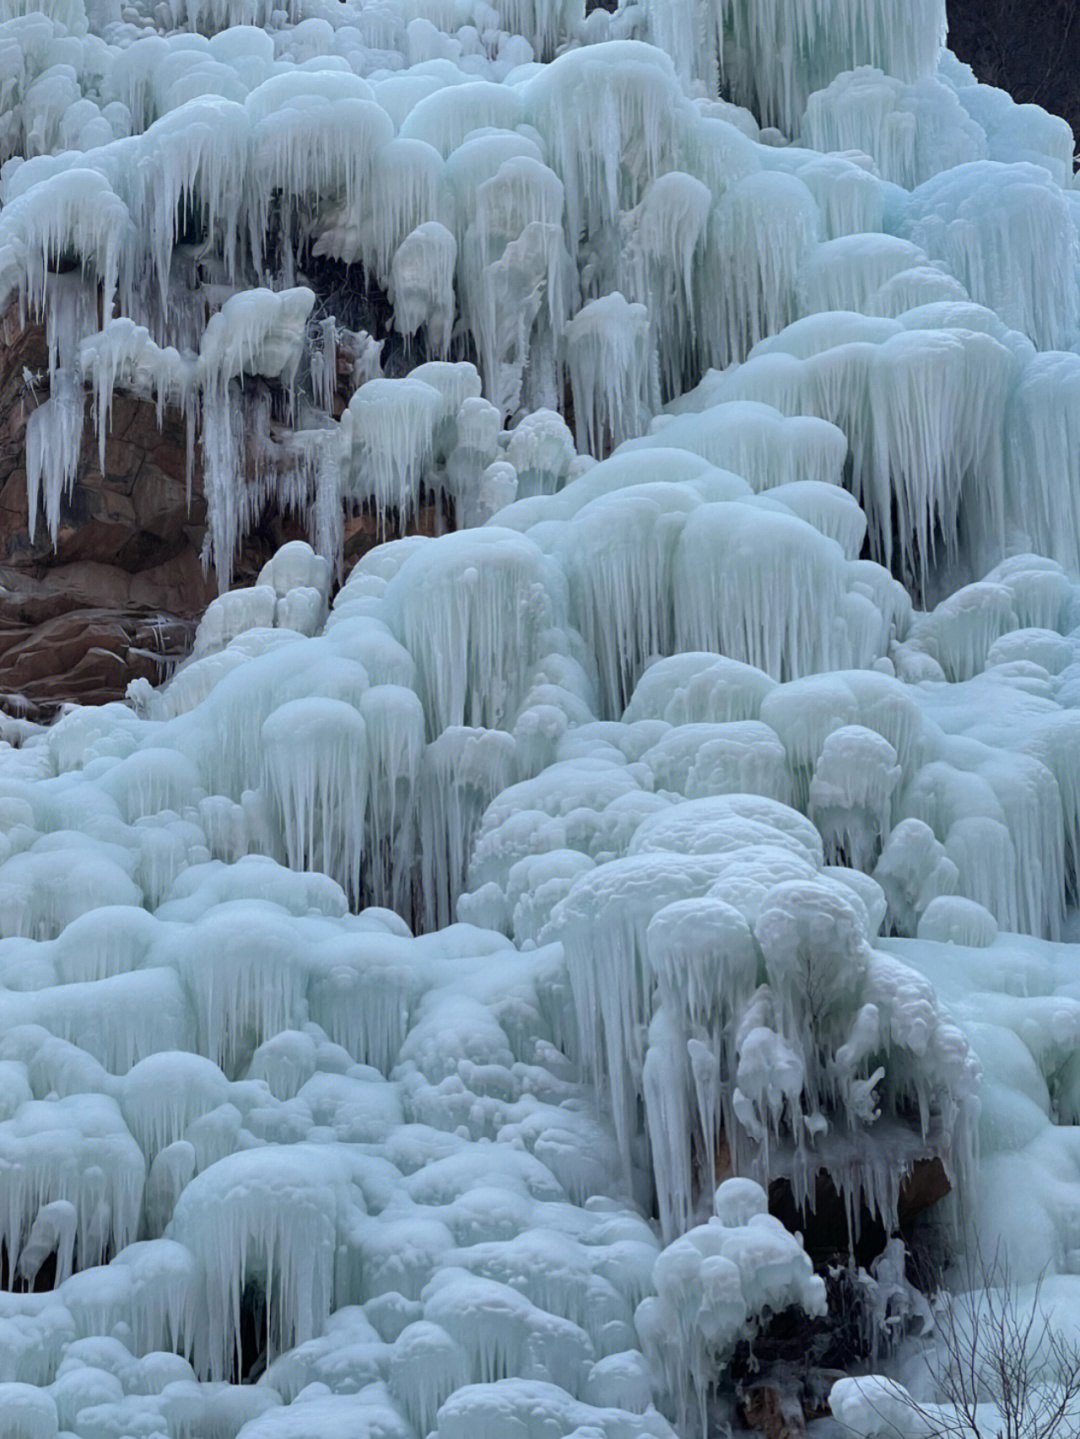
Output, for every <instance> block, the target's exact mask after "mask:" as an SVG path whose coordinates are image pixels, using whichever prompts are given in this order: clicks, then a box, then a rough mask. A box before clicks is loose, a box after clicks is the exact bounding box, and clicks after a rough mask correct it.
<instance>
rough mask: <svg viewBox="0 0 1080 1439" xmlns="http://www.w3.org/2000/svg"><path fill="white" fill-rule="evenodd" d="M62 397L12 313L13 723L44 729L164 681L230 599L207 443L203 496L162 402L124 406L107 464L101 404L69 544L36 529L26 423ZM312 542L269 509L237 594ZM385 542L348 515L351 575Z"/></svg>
mask: <svg viewBox="0 0 1080 1439" xmlns="http://www.w3.org/2000/svg"><path fill="white" fill-rule="evenodd" d="M339 358H340V357H339ZM345 358H347V357H345ZM48 394H49V379H48V350H47V346H46V343H45V335H44V331H43V329H42V327H41V326H40V325H37V324H27V325H22V324H20V322H19V317H18V315H17V313H16V312H14V311H10V312H9V313H8V314H7V315H5V316H4V317H3V318H2V319H0V712H7V713H9V714H16V715H25V716H27V717H28V718H31V719H48V718H50V717H51V716H52V715H53V714H54V713H55V712H56V710H57V709H58V707H59V706H60V705H61V704H63V703H66V702H76V703H79V704H103V703H105V702H106V701H108V700H114V699H120V698H122V697H123V695H124V692H125V690H126V688H127V685H128V682H129V681H130V680H132V679H136V678H141V677H145V678H147V679H149V680H151V681H153V682H155V683H156V682H157V681H159V680H160V679H162V678H164V675H165V673H166V672H167V670H168V668H169V667H171V666H174V665H175V664H176V663H177V662H178V661H179V660H180V659H182V658H183V657H184V656H185V655H186V654H187V653H188V651H189V650H190V647H191V641H192V639H193V637H194V633H195V628H196V625H197V622H198V619H199V616H200V615H201V614H202V612H203V610H204V609H205V608H206V606H207V604H208V603H209V602H210V600H212V599H213V598H214V596H215V594H216V593H217V585H216V582H215V578H214V575H213V573H212V572H211V573H210V574H207V573H205V572H204V569H203V565H202V561H201V558H200V555H201V551H202V545H203V537H204V535H205V531H206V501H205V499H204V497H203V487H202V472H201V467H200V463H199V454H198V446H196V447H195V454H194V459H193V465H192V475H191V488H190V496H189V493H188V485H187V480H186V470H187V434H186V426H185V424H184V420H183V417H182V416H181V415H179V414H176V413H174V412H170V411H168V410H166V411H165V414H164V416H163V418H162V423H161V424H160V426H159V424H158V418H157V414H156V411H155V408H154V406H153V404H151V403H150V402H148V401H144V400H138V399H135V398H132V397H131V396H129V395H123V394H117V395H116V397H115V400H114V403H113V408H112V419H111V424H110V427H109V435H108V439H107V441H106V445H105V463H104V466H102V465H101V464H100V463H99V450H98V442H97V437H96V435H95V434H94V431H93V425H92V420H91V406H90V405H89V404H88V405H87V419H86V424H85V427H84V431H83V441H82V452H81V458H80V461H79V468H78V473H77V475H76V479H75V483H74V486H73V488H72V492H71V494H70V496H69V497H68V499H67V500H66V501H65V503H64V506H63V510H62V515H61V520H60V524H59V528H58V531H57V535H56V541H55V545H54V543H53V541H52V539H51V537H50V535H49V532H48V527H47V525H46V523H45V519H44V515H43V514H42V513H40V512H39V514H38V515H37V516H36V523H35V524H34V525H33V526H31V523H30V515H29V512H28V507H27V496H26V421H27V418H28V416H29V415H30V414H31V413H32V412H33V410H34V409H35V408H36V407H37V405H39V404H40V403H41V402H42V401H43V400H45V399H47V398H48ZM337 408H338V409H340V404H339V405H338V406H337ZM449 524H452V516H449V515H445V514H443V513H442V511H441V509H440V508H438V507H436V506H435V505H426V506H423V507H421V509H420V510H419V512H418V513H417V514H416V515H414V516H413V517H412V520H411V521H410V524H409V530H410V532H416V533H421V534H432V533H438V532H439V531H440V530H441V529H444V528H446V527H447V525H449ZM31 531H32V533H31ZM299 538H306V532H305V530H304V527H303V525H302V523H301V522H300V520H299V518H298V517H296V516H294V515H291V514H281V513H278V512H277V511H273V510H271V511H268V512H267V513H266V514H264V516H263V518H262V520H261V522H260V524H259V525H258V526H257V527H256V528H255V529H254V530H253V531H252V532H251V533H249V535H248V537H247V539H246V540H245V542H244V545H243V548H242V550H241V552H240V554H239V555H238V556H237V557H236V561H235V564H234V566H233V581H232V582H233V584H234V585H245V584H251V583H252V581H253V580H254V578H255V576H256V575H257V574H258V572H259V570H260V569H261V567H262V565H263V564H264V563H265V561H266V560H267V559H269V557H270V556H271V555H272V554H273V553H274V551H275V550H276V549H277V548H278V547H279V546H280V545H282V544H283V543H284V542H285V541H286V540H290V539H299ZM381 538H385V536H380V535H379V534H378V532H377V526H376V523H375V519H374V517H373V516H370V515H366V514H357V515H347V516H346V518H345V544H344V559H345V569H346V570H348V569H349V568H350V567H351V565H352V564H353V563H355V561H356V560H357V559H358V558H359V557H360V555H362V554H364V553H365V551H367V550H369V549H370V548H371V547H372V545H374V544H376V543H377V542H378V541H379V539H381Z"/></svg>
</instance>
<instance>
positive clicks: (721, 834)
mask: <svg viewBox="0 0 1080 1439" xmlns="http://www.w3.org/2000/svg"><path fill="white" fill-rule="evenodd" d="M0 13H2V15H3V19H2V20H0V75H2V78H0V105H2V107H3V125H2V128H0V146H2V151H3V155H4V158H5V160H6V163H5V164H4V166H3V169H2V171H0V202H2V207H0V290H2V295H3V299H4V301H5V303H8V304H11V305H17V306H19V307H22V308H23V309H24V310H25V311H26V312H28V313H33V314H35V315H37V314H43V315H44V318H45V321H46V325H47V329H48V335H49V343H50V351H51V364H50V374H49V386H48V396H47V398H44V399H43V403H41V404H39V405H38V406H37V408H35V409H33V410H32V411H31V412H30V414H29V416H28V420H27V436H26V448H27V466H26V475H27V484H28V487H29V494H30V495H31V497H32V501H33V503H34V504H35V506H36V505H37V503H38V501H39V500H40V503H41V518H42V521H43V522H44V523H45V524H46V525H48V526H50V527H51V528H52V530H53V532H54V533H55V530H56V527H57V525H58V524H60V523H62V519H63V505H64V497H65V489H66V487H67V485H68V484H69V482H70V479H71V476H72V474H73V472H74V462H75V459H76V457H77V454H78V446H79V445H80V444H81V443H82V442H83V427H84V418H85V416H86V415H87V414H89V415H90V416H91V419H92V424H93V426H94V427H95V428H96V430H97V434H98V438H99V440H100V442H101V443H102V445H104V443H105V439H106V438H107V435H108V429H109V412H110V405H111V402H112V398H113V396H114V395H115V394H116V393H117V392H119V391H125V390H126V391H132V392H135V393H138V394H142V395H148V396H150V397H152V398H154V399H155V400H156V401H157V403H158V405H159V407H161V410H162V412H163V411H164V409H165V408H166V407H170V408H174V409H178V410H179V411H181V412H182V413H183V414H184V415H185V416H186V419H187V424H188V433H189V437H190V445H191V448H192V452H193V453H194V449H195V447H196V446H200V447H201V450H202V457H203V466H204V472H205V474H206V476H207V488H208V499H209V504H210V521H209V534H210V540H209V547H208V553H207V556H206V558H207V561H208V562H212V563H213V565H214V567H215V569H216V572H217V576H218V580H219V583H220V586H221V588H222V591H223V593H222V594H221V595H220V597H219V598H218V599H217V600H216V601H215V602H214V603H213V604H212V605H211V606H210V608H209V609H208V610H207V612H206V615H205V617H204V619H203V621H202V624H201V626H200V629H199V634H198V638H197V641H196V646H195V652H194V654H193V655H192V658H191V659H190V661H189V662H188V663H187V664H186V665H185V666H184V667H183V668H182V669H181V670H180V671H179V672H178V673H177V675H176V676H175V677H174V678H173V679H172V680H171V682H170V683H169V684H168V685H167V686H165V687H164V688H162V689H160V690H158V691H154V690H152V689H151V688H150V687H149V685H147V684H145V683H142V684H138V685H135V686H133V687H132V692H131V694H130V704H129V705H109V706H105V707H103V708H100V709H76V710H73V711H72V712H71V713H69V714H67V715H65V716H64V717H63V718H62V719H61V720H59V721H58V722H57V723H56V724H55V725H54V726H53V727H52V728H51V729H49V730H43V731H38V730H35V729H34V727H32V726H27V725H25V724H20V723H19V722H17V721H14V720H7V719H4V718H2V717H0V725H2V729H0V734H2V735H3V737H4V738H3V740H2V741H0V816H2V828H0V1110H2V1113H0V1282H2V1283H3V1286H4V1289H3V1292H0V1416H2V1420H0V1423H2V1424H3V1425H6V1426H7V1428H6V1429H4V1430H3V1432H4V1434H5V1436H6V1435H8V1434H10V1436H11V1439H39V1436H46V1439H54V1436H58V1435H61V1434H62V1435H65V1436H71V1435H74V1436H79V1439H99V1436H109V1439H123V1436H129V1435H131V1436H135V1435H137V1436H139V1439H157V1436H167V1439H188V1436H193V1439H218V1436H221V1439H240V1436H242V1439H274V1436H276V1439H309V1436H310V1439H316V1436H317V1439H336V1436H338V1435H340V1436H342V1439H346V1436H347V1439H364V1437H365V1436H371V1439H376V1436H378V1439H398V1436H410V1439H411V1436H426V1435H432V1436H435V1439H504V1436H520V1439H571V1436H576V1439H596V1436H597V1435H602V1436H604V1439H636V1436H639V1435H641V1436H645V1435H651V1436H655V1439H660V1436H665V1435H671V1434H672V1432H673V1429H672V1426H673V1425H674V1426H675V1427H674V1432H675V1433H678V1434H679V1435H681V1436H683V1439H690V1436H692V1435H697V1434H702V1435H704V1434H705V1433H707V1432H708V1431H709V1429H710V1426H712V1427H713V1428H714V1429H715V1427H716V1425H718V1424H720V1423H722V1422H723V1420H724V1417H725V1414H730V1405H731V1401H732V1399H733V1397H734V1396H733V1386H732V1384H731V1382H730V1379H729V1376H728V1369H727V1366H729V1365H730V1363H731V1362H732V1359H733V1357H734V1355H735V1353H736V1350H737V1348H738V1346H739V1344H740V1343H741V1342H742V1341H745V1340H748V1339H752V1338H753V1337H754V1335H755V1334H756V1333H757V1332H758V1330H759V1328H760V1327H761V1326H762V1325H763V1324H765V1323H766V1322H767V1320H768V1318H769V1316H770V1315H771V1314H773V1313H775V1312H777V1311H779V1310H782V1309H784V1308H786V1307H789V1306H792V1305H794V1306H796V1307H797V1308H801V1309H802V1310H803V1311H804V1312H805V1314H806V1315H807V1316H808V1318H812V1317H814V1316H820V1314H821V1312H822V1308H823V1302H824V1296H823V1293H822V1289H821V1284H820V1281H819V1280H817V1279H815V1278H814V1277H813V1275H812V1274H811V1271H810V1266H809V1260H808V1258H807V1256H806V1254H805V1252H804V1250H803V1249H802V1247H801V1244H800V1243H799V1242H798V1241H797V1240H796V1239H794V1238H793V1237H792V1236H791V1235H789V1234H787V1233H786V1232H785V1231H784V1230H783V1229H782V1227H781V1226H780V1225H779V1223H778V1222H777V1221H775V1220H773V1219H771V1218H769V1217H768V1216H767V1215H765V1214H764V1213H763V1212H762V1210H763V1207H764V1202H765V1201H764V1196H763V1194H762V1191H761V1189H760V1188H759V1185H765V1184H767V1183H768V1182H769V1181H770V1180H774V1179H777V1178H783V1179H786V1180H787V1181H788V1183H789V1184H790V1187H791V1189H792V1191H793V1192H794V1194H795V1195H796V1196H797V1197H808V1196H810V1195H812V1194H813V1193H814V1188H815V1183H816V1179H817V1176H818V1174H819V1172H820V1171H822V1170H825V1171H826V1172H827V1173H828V1174H829V1176H830V1177H831V1179H832V1181H833V1184H834V1186H835V1188H836V1190H837V1191H838V1192H839V1194H840V1195H841V1197H842V1198H843V1200H844V1202H845V1204H846V1205H847V1206H848V1209H849V1212H850V1213H851V1214H853V1215H854V1214H856V1213H860V1212H863V1213H865V1212H869V1213H870V1214H872V1215H877V1216H878V1217H880V1219H881V1220H882V1221H883V1223H884V1224H885V1226H886V1228H888V1229H891V1228H892V1227H893V1226H894V1225H895V1223H896V1219H897V1211H898V1204H899V1199H900V1192H901V1187H902V1184H903V1181H904V1177H905V1175H906V1174H907V1173H908V1172H909V1171H910V1170H911V1168H912V1167H913V1165H914V1164H915V1163H916V1162H917V1161H933V1162H936V1163H939V1164H940V1166H941V1168H942V1170H943V1171H944V1173H945V1174H946V1175H947V1176H948V1179H949V1181H950V1183H951V1185H952V1187H953V1196H952V1198H951V1199H950V1201H949V1204H950V1212H949V1213H948V1214H947V1215H946V1216H945V1222H947V1223H951V1224H954V1225H955V1229H954V1230H953V1231H952V1232H953V1233H954V1235H955V1243H956V1244H957V1245H960V1244H961V1243H963V1242H966V1241H967V1239H969V1238H970V1236H971V1235H972V1234H973V1233H978V1234H979V1235H981V1237H982V1242H983V1245H984V1247H987V1246H988V1247H990V1248H993V1246H994V1244H996V1243H997V1241H998V1240H999V1239H1000V1240H1001V1241H1002V1242H1003V1243H1004V1244H1005V1245H1006V1246H1008V1247H1009V1248H1010V1251H1011V1253H1012V1254H1013V1256H1014V1263H1015V1265H1016V1267H1017V1270H1018V1272H1019V1273H1021V1274H1022V1275H1023V1276H1028V1275H1031V1274H1034V1273H1037V1272H1038V1271H1039V1270H1040V1269H1041V1268H1042V1267H1043V1266H1049V1267H1050V1268H1051V1270H1052V1271H1053V1273H1054V1276H1055V1281H1054V1284H1055V1287H1054V1293H1055V1296H1056V1297H1057V1299H1058V1301H1059V1302H1060V1306H1061V1312H1062V1313H1063V1314H1066V1313H1080V1287H1078V1286H1080V1280H1077V1279H1075V1278H1073V1277H1072V1276H1073V1274H1074V1273H1076V1272H1080V1258H1078V1255H1080V1231H1078V1226H1077V1215H1078V1214H1080V1138H1078V1136H1080V1128H1078V1127H1077V1120H1078V1118H1080V1090H1078V1088H1077V1084H1078V1074H1080V1071H1078V1069H1077V1063H1078V1061H1077V1055H1078V1053H1080V995H1077V994H1076V993H1075V992H1074V991H1075V990H1076V982H1075V974H1074V971H1075V970H1076V968H1077V958H1078V954H1077V949H1076V946H1075V945H1074V944H1072V943H1071V942H1069V941H1070V940H1071V939H1072V938H1075V937H1076V932H1077V931H1076V922H1075V908H1076V904H1077V899H1078V891H1080V877H1078V865H1080V713H1078V706H1080V538H1078V536H1080V490H1078V476H1077V467H1078V464H1080V431H1078V430H1077V424H1076V421H1075V419H1074V418H1073V417H1072V413H1071V412H1072V410H1074V409H1075V408H1076V406H1075V403H1074V401H1075V398H1076V394H1075V392H1077V391H1078V389H1080V351H1078V349H1077V348H1076V345H1077V327H1078V322H1080V290H1078V239H1077V228H1076V225H1077V205H1076V191H1075V190H1074V189H1073V188H1072V176H1071V153H1072V137H1071V135H1070V134H1068V132H1067V130H1066V129H1065V128H1064V127H1063V126H1062V125H1061V124H1060V122H1056V121H1054V120H1052V119H1051V118H1050V117H1048V116H1046V115H1045V114H1043V113H1042V112H1039V111H1034V110H1031V109H1030V108H1026V107H1017V106H1014V105H1013V104H1012V102H1011V101H1010V100H1009V99H1008V97H1007V96H1005V95H1003V94H1000V93H999V92H996V91H989V90H987V89H985V88H984V87H981V86H978V85H976V84H975V83H974V81H973V80H972V78H971V76H970V74H969V73H968V72H966V71H964V70H963V68H962V67H960V66H958V65H957V64H956V62H955V61H954V60H952V58H951V57H950V56H949V55H948V53H947V52H945V51H943V50H942V49H941V45H942V39H943V11H942V7H941V6H940V4H938V3H936V0H925V3H920V4H918V5H911V4H910V3H905V4H903V5H900V4H899V3H896V0H889V3H886V0H877V3H869V0H864V3H861V4H856V3H855V0H773V3H769V4H761V3H753V4H751V3H744V0H695V3H693V4H687V5H685V6H678V7H676V6H671V5H667V4H663V3H660V0H649V3H644V4H636V5H634V4H625V5H623V6H622V7H621V8H620V9H619V10H618V11H617V12H615V13H614V14H611V15H609V14H608V13H607V12H605V11H599V10H596V11H593V12H592V13H591V14H590V15H588V16H585V15H584V13H583V6H582V5H581V4H580V3H574V0H569V3H555V0H552V3H544V0H497V3H495V4H492V5H488V4H484V3H482V0H445V3H444V0H430V3H424V0H378V3H367V4H364V3H360V0H348V3H345V4H340V3H337V0H333V3H331V0H295V3H294V4H293V5H292V6H291V8H290V9H288V10H272V9H271V8H270V7H269V6H267V5H262V4H257V3H234V0H177V3H175V4H172V5H171V6H168V7H161V6H159V7H150V6H146V7H143V6H141V5H139V4H129V5H127V6H126V7H121V6H120V4H119V3H113V0H97V3H89V4H87V5H86V6H85V8H84V6H83V4H82V3H81V0H69V3H67V4H65V5H64V6H57V5H51V4H50V5H49V6H47V7H44V8H43V9H34V8H33V6H32V5H31V4H9V5H5V6H4V7H3V8H2V11H0ZM789 40H790V43H788V42H789ZM781 41H782V42H783V43H782V44H781V43H780V42H781ZM778 45H780V49H779V51H778V50H777V46H778ZM778 54H779V55H780V57H781V58H780V60H779V61H778V59H777V55H778ZM720 76H722V77H723V85H724V93H725V95H727V96H729V97H731V98H728V99H720V98H718V90H717V86H718V82H719V77H720ZM736 102H738V103H736ZM740 105H747V106H748V107H749V108H746V109H744V108H740ZM763 127H764V128H763ZM812 147H817V148H812ZM342 276H345V277H351V279H350V280H349V283H350V284H351V285H352V286H353V291H352V292H350V291H349V288H348V285H347V284H346V283H345V281H344V280H343V279H342ZM335 286H337V288H336V289H335V288H334V287H335ZM357 290H359V292H360V293H362V294H363V296H364V305H363V306H361V307H360V309H359V310H357V308H356V306H355V304H352V302H351V301H349V300H348V294H349V293H354V294H355V293H356V291H357ZM338 301H341V306H342V307H345V306H346V305H347V304H352V308H351V309H349V310H348V312H347V313H345V312H344V310H343V312H342V313H338V310H337V309H335V308H334V306H335V305H337V303H338ZM380 315H382V316H383V317H388V319H389V321H392V325H393V331H392V333H391V332H390V331H389V330H387V332H386V333H383V334H379V335H377V336H375V337H373V336H372V335H371V334H368V333H366V332H363V333H362V332H361V331H360V329H359V320H360V319H365V320H367V321H368V322H369V323H371V324H372V325H373V326H374V325H375V324H376V322H378V321H379V316H380ZM358 316H359V318H358ZM380 346H381V347H382V352H383V353H382V354H381V353H380ZM384 359H385V361H386V368H387V370H388V371H389V373H384V372H383V360H384ZM406 371H407V373H406ZM433 493H434V494H437V495H441V496H442V497H443V499H444V504H445V513H446V516H447V521H448V524H449V523H450V522H451V521H452V523H453V525H454V527H455V532H454V533H446V534H443V535H441V536H439V537H437V538H425V537H421V536H412V537H409V538H405V539H391V540H388V542H387V543H384V544H382V545H380V546H378V547H377V548H376V549H374V550H372V551H370V552H369V553H368V554H366V555H365V556H364V557H363V559H362V560H361V561H360V562H359V563H358V564H356V565H355V566H354V567H353V568H352V570H351V572H350V573H349V575H348V579H347V581H346V583H344V584H343V585H341V587H340V588H337V589H336V592H335V584H336V580H337V579H338V578H339V577H340V574H341V571H342V568H343V566H342V552H341V538H342V515H343V507H344V506H359V505H363V506H366V507H368V509H369V510H370V511H371V512H373V513H374V514H375V515H376V516H377V521H378V524H379V525H380V526H381V527H382V529H383V531H384V532H385V533H386V534H387V535H388V536H389V535H393V534H396V533H400V530H401V528H402V527H404V526H405V524H406V523H407V521H408V519H409V516H410V514H411V513H412V511H413V510H414V509H415V507H416V506H417V504H418V502H419V500H420V498H421V495H422V494H423V495H425V496H429V495H431V494H433ZM270 497H273V498H274V499H275V501H276V502H277V503H278V504H279V505H280V506H283V507H287V508H292V509H294V510H295V511H296V512H297V513H299V514H300V515H302V516H303V518H304V519H305V521H306V523H307V526H308V533H309V536H310V539H311V545H310V546H309V545H307V544H304V543H302V542H294V543H292V544H290V545H288V546H286V547H285V548H284V549H283V550H281V551H280V552H279V553H278V554H277V556H276V557H275V558H274V559H273V560H272V561H271V562H270V563H269V564H268V565H267V566H266V568H265V569H264V571H263V573H262V574H261V575H260V576H259V578H258V582H257V583H256V584H255V585H254V586H251V587H249V588H245V589H239V590H229V589H228V582H229V573H230V565H231V560H232V555H233V551H234V548H235V545H236V542H237V539H238V537H239V536H240V535H241V534H242V533H243V532H244V531H245V529H247V528H248V527H249V526H251V525H253V524H254V523H256V522H257V521H258V518H259V515H260V513H261V511H262V509H263V507H264V505H265V504H266V502H267V500H268V498H270ZM729 1175H731V1176H735V1177H733V1178H727V1176H729ZM725 1178H727V1182H726V1183H723V1184H720V1185H719V1188H718V1182H719V1181H720V1180H723V1179H725ZM714 1192H715V1199H714ZM241 1380H243V1381H245V1382H240V1381H241ZM253 1381H254V1382H253Z"/></svg>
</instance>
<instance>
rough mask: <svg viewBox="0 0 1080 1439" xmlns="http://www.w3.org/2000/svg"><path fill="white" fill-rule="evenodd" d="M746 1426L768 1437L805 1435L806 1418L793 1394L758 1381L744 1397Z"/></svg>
mask: <svg viewBox="0 0 1080 1439" xmlns="http://www.w3.org/2000/svg"><path fill="white" fill-rule="evenodd" d="M742 1407H743V1415H744V1417H745V1419H746V1427H747V1428H748V1429H753V1430H756V1431H757V1432H759V1433H761V1434H764V1435H765V1436H766V1439H802V1436H803V1435H804V1434H805V1433H806V1419H805V1417H804V1416H803V1411H802V1405H801V1404H800V1403H799V1400H798V1399H797V1398H796V1396H795V1395H794V1394H785V1393H784V1392H783V1391H782V1390H780V1389H778V1388H776V1387H775V1386H774V1385H771V1384H759V1385H755V1387H754V1388H753V1389H749V1390H747V1392H746V1393H745V1394H744V1395H743V1399H742Z"/></svg>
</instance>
